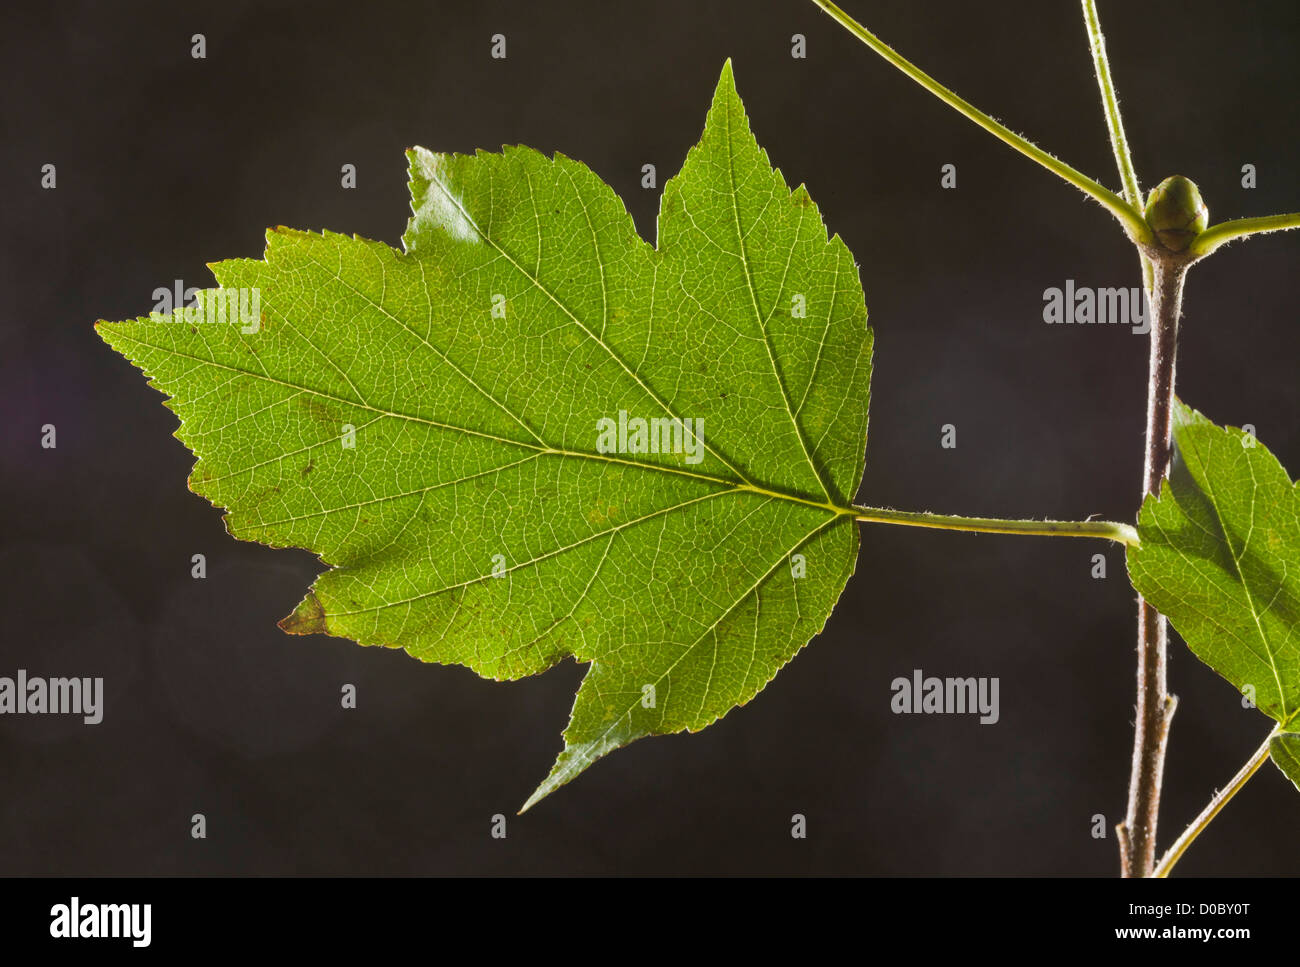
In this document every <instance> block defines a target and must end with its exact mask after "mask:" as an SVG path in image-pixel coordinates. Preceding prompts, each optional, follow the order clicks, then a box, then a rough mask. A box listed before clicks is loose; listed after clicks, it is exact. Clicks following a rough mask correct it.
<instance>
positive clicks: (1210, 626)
mask: <svg viewBox="0 0 1300 967" xmlns="http://www.w3.org/2000/svg"><path fill="white" fill-rule="evenodd" d="M1174 443H1175V451H1174V459H1173V464H1172V466H1171V468H1170V472H1169V479H1168V480H1166V481H1164V482H1163V483H1162V484H1161V488H1160V495H1159V497H1156V496H1154V495H1152V496H1148V497H1147V499H1146V500H1145V501H1144V502H1143V505H1142V511H1141V513H1140V514H1139V516H1138V536H1139V538H1140V539H1141V543H1140V544H1138V545H1133V546H1130V547H1129V549H1128V572H1129V577H1130V579H1131V580H1132V582H1133V586H1134V587H1135V588H1136V589H1137V590H1138V592H1139V593H1140V594H1141V595H1142V597H1143V598H1145V599H1146V600H1147V601H1148V602H1150V603H1151V604H1152V605H1154V606H1155V607H1156V608H1157V609H1159V611H1160V612H1161V613H1162V614H1164V615H1165V616H1166V617H1167V618H1168V619H1169V621H1170V622H1171V623H1172V624H1173V626H1174V628H1175V629H1176V630H1177V631H1178V633H1179V634H1180V635H1181V636H1182V638H1183V640H1184V641H1185V642H1187V646H1188V647H1189V648H1191V650H1192V651H1193V652H1194V653H1195V654H1196V656H1197V657H1198V658H1200V659H1201V660H1202V661H1203V662H1205V663H1206V664H1207V665H1209V666H1210V667H1211V668H1213V669H1214V670H1215V671H1216V672H1218V673H1219V674H1220V675H1222V676H1223V677H1224V678H1226V679H1227V680H1228V681H1229V682H1231V683H1232V684H1233V685H1234V686H1235V687H1236V688H1237V690H1238V691H1239V692H1241V693H1242V694H1244V695H1246V696H1248V697H1250V698H1251V699H1252V701H1253V702H1254V704H1255V707H1256V708H1258V709H1259V710H1260V711H1261V712H1263V713H1264V714H1265V715H1268V716H1270V717H1271V718H1273V719H1275V720H1276V721H1277V722H1278V723H1279V724H1280V725H1281V727H1282V729H1283V730H1285V731H1290V730H1291V729H1293V728H1294V727H1296V726H1297V725H1300V633H1298V631H1297V628H1298V626H1300V490H1297V487H1296V485H1295V483H1294V482H1293V481H1292V480H1291V478H1290V476H1288V474H1287V472H1286V470H1285V469H1283V467H1282V465H1281V463H1279V462H1278V459H1277V458H1276V457H1275V456H1273V454H1272V453H1270V452H1269V451H1268V449H1267V448H1266V447H1264V445H1263V444H1262V443H1260V442H1259V441H1258V440H1257V439H1255V437H1254V435H1253V434H1250V433H1246V432H1244V431H1242V430H1240V429H1237V428H1235V427H1219V426H1216V425H1214V424H1213V423H1211V422H1210V421H1209V420H1207V419H1206V418H1205V417H1204V416H1202V415H1201V414H1200V413H1198V412H1197V411H1196V410H1193V409H1191V408H1190V407H1188V406H1184V405H1183V404H1182V403H1176V404H1175V410H1174ZM1280 740H1284V741H1280ZM1272 753H1273V758H1274V762H1276V763H1277V765H1278V768H1280V769H1282V771H1283V772H1284V773H1286V774H1287V776H1288V777H1290V778H1291V779H1292V780H1293V781H1295V780H1297V778H1298V777H1300V736H1291V735H1285V736H1278V737H1277V739H1275V740H1274V742H1273V743H1272Z"/></svg>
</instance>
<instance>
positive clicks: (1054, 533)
mask: <svg viewBox="0 0 1300 967" xmlns="http://www.w3.org/2000/svg"><path fill="white" fill-rule="evenodd" d="M853 511H854V513H855V514H856V519H857V520H861V521H867V522H869V523H873V524H902V525H903V526H906V527H933V528H938V529H940V530H958V531H975V532H978V533H984V534H1025V535H1037V536H1042V537H1101V538H1105V539H1107V540H1112V541H1117V542H1119V543H1120V544H1137V543H1138V535H1137V531H1136V530H1135V529H1134V528H1133V527H1131V526H1129V525H1128V524H1119V523H1116V522H1114V521H1109V520H1002V519H1000V518H996V517H955V516H951V515H949V514H930V513H925V512H918V511H905V510H888V509H885V508H881V507H860V506H858V505H856V504H855V505H854V506H853Z"/></svg>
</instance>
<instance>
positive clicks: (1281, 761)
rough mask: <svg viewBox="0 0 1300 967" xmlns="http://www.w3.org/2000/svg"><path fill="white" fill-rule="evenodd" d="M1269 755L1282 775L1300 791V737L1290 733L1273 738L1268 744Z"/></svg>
mask: <svg viewBox="0 0 1300 967" xmlns="http://www.w3.org/2000/svg"><path fill="white" fill-rule="evenodd" d="M1268 754H1269V757H1270V758H1272V760H1273V763H1274V764H1275V765H1276V766H1277V767H1278V768H1279V769H1281V770H1282V774H1283V775H1285V776H1286V777H1287V778H1288V779H1290V780H1291V781H1292V782H1293V783H1295V787H1296V789H1297V790H1300V735H1296V734H1295V733H1294V732H1288V733H1285V734H1283V735H1275V736H1273V741H1272V742H1270V743H1269V744H1268Z"/></svg>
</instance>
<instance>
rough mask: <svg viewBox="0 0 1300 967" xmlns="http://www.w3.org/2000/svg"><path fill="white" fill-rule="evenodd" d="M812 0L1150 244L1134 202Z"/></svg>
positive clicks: (822, 1)
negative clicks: (958, 94) (1026, 136)
mask: <svg viewBox="0 0 1300 967" xmlns="http://www.w3.org/2000/svg"><path fill="white" fill-rule="evenodd" d="M812 2H813V3H815V4H817V6H819V7H821V8H822V10H824V11H826V13H827V14H829V15H830V16H831V17H832V18H833V19H834V20H836V21H837V22H838V23H839V24H840V25H841V26H842V27H844V29H846V30H847V31H849V33H851V34H853V35H854V36H855V37H857V38H858V39H859V40H860V41H862V42H863V43H864V44H866V45H867V46H868V47H870V48H871V49H872V50H874V51H875V52H876V53H877V54H879V55H880V56H881V57H883V58H884V59H885V60H887V61H889V63H891V64H893V65H894V66H895V67H897V68H898V69H899V70H900V71H902V72H903V73H904V74H906V75H907V76H908V77H910V78H912V80H914V81H916V82H917V83H918V84H920V85H921V86H922V87H924V88H925V89H926V90H927V91H929V92H930V93H931V94H933V95H934V96H935V97H937V98H939V100H941V101H943V102H944V103H945V104H947V105H948V106H949V107H951V108H953V109H955V110H956V111H958V112H960V113H961V114H963V115H965V116H966V117H967V118H969V119H970V120H972V121H974V122H975V123H976V124H978V125H979V126H980V127H982V128H983V129H984V130H985V131H988V132H989V133H990V134H992V135H993V136H994V137H996V138H999V139H1000V140H1002V141H1004V142H1006V143H1007V144H1009V145H1011V147H1013V148H1015V149H1016V150H1017V151H1019V152H1020V153H1021V154H1023V155H1025V156H1026V157H1028V158H1030V159H1032V160H1034V161H1036V162H1038V163H1039V164H1040V165H1042V166H1043V167H1044V168H1046V169H1047V170H1048V171H1051V172H1053V173H1055V174H1056V175H1059V176H1060V177H1061V178H1064V179H1065V180H1066V181H1068V182H1069V183H1070V184H1072V185H1074V187H1076V188H1078V189H1079V190H1080V191H1082V192H1083V193H1084V194H1085V195H1088V196H1090V197H1091V198H1093V199H1095V200H1096V201H1098V202H1100V203H1101V205H1102V206H1103V207H1105V208H1106V209H1107V210H1109V211H1110V213H1111V214H1112V215H1114V216H1115V217H1116V218H1117V219H1119V221H1120V224H1121V225H1123V226H1124V229H1125V231H1127V232H1128V234H1129V236H1130V237H1131V238H1132V239H1133V240H1134V242H1137V243H1138V244H1151V243H1152V242H1153V241H1154V236H1153V235H1152V233H1151V230H1150V228H1149V227H1148V226H1147V223H1146V219H1145V218H1143V217H1142V212H1141V210H1140V209H1139V208H1138V207H1137V206H1135V205H1132V204H1130V203H1129V202H1127V201H1125V200H1124V199H1123V198H1121V197H1120V196H1119V195H1117V194H1115V193H1114V192H1113V191H1111V190H1110V189H1108V188H1104V187H1102V186H1101V185H1099V184H1098V183H1097V182H1095V181H1093V180H1092V179H1091V178H1089V177H1088V176H1087V175H1085V174H1083V173H1082V172H1080V171H1076V170H1075V169H1074V168H1071V167H1070V166H1069V165H1067V164H1066V163H1065V162H1063V161H1061V160H1059V159H1058V158H1055V157H1053V156H1052V155H1050V154H1048V153H1047V152H1046V151H1044V150H1043V149H1042V148H1040V147H1038V146H1037V145H1036V144H1034V143H1033V142H1031V141H1029V140H1027V139H1025V138H1022V137H1021V136H1020V135H1018V134H1016V133H1015V132H1014V131H1012V130H1011V129H1010V128H1008V127H1006V126H1005V125H1003V124H1000V123H998V122H997V121H995V120H993V118H991V117H989V116H988V115H987V114H985V113H984V112H983V111H980V110H979V109H978V108H976V107H974V106H973V105H971V104H969V103H967V102H966V101H964V100H962V99H961V98H960V97H958V96H957V95H956V94H954V93H953V92H952V91H950V90H948V88H946V87H944V86H943V85H942V84H940V83H939V82H938V81H936V80H935V79H934V78H932V77H931V76H930V75H929V74H927V73H925V72H924V71H923V70H921V69H920V68H919V67H917V66H915V65H914V64H912V63H911V62H910V61H908V60H906V59H904V58H903V57H901V56H900V55H899V54H897V53H896V52H895V51H894V50H893V49H892V48H890V47H888V46H887V45H886V44H885V43H884V42H883V41H881V40H880V39H879V38H878V37H876V36H875V34H873V33H871V32H870V31H869V30H867V28H866V27H864V26H862V24H860V23H858V22H857V21H856V20H854V19H853V18H852V17H850V16H849V15H848V14H847V13H845V12H844V11H843V10H841V9H840V8H839V7H838V6H836V5H835V4H834V3H831V2H830V0H812Z"/></svg>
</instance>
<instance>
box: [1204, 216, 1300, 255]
mask: <svg viewBox="0 0 1300 967" xmlns="http://www.w3.org/2000/svg"><path fill="white" fill-rule="evenodd" d="M1292 228H1300V212H1291V213H1289V214H1286V215H1264V216H1262V217H1260V218H1234V219H1232V220H1231V221H1227V222H1219V224H1217V225H1211V226H1210V227H1209V228H1207V229H1206V230H1205V231H1203V232H1201V234H1200V235H1198V236H1196V239H1195V240H1194V241H1193V242H1192V244H1191V246H1190V247H1189V248H1188V251H1189V252H1190V253H1191V254H1192V255H1194V256H1196V257H1197V258H1200V257H1201V256H1205V255H1209V254H1210V253H1211V252H1213V251H1214V250H1215V249H1217V248H1218V247H1219V246H1221V245H1226V244H1227V243H1228V242H1232V241H1235V240H1236V239H1239V238H1245V237H1247V236H1249V235H1260V234H1263V233H1264V232H1285V231H1287V230H1288V229H1292Z"/></svg>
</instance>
